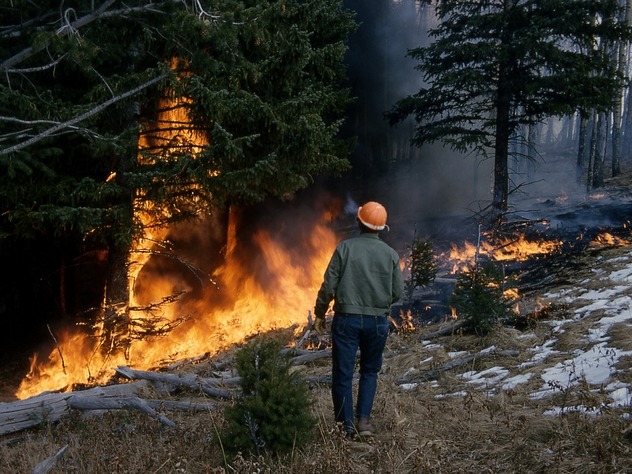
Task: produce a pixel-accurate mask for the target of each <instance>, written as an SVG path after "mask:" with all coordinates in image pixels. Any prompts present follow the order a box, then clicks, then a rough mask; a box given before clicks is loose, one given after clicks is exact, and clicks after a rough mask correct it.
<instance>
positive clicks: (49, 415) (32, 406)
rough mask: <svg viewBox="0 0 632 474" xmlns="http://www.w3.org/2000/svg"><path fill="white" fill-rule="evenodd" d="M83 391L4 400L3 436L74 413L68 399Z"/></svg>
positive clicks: (134, 387) (130, 388) (115, 390)
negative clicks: (9, 400)
mask: <svg viewBox="0 0 632 474" xmlns="http://www.w3.org/2000/svg"><path fill="white" fill-rule="evenodd" d="M146 387H147V382H139V383H134V384H132V383H130V384H119V385H108V386H106V387H94V388H91V389H89V390H85V391H83V392H81V394H82V396H84V397H102V398H108V397H110V398H117V397H132V396H137V394H138V393H140V392H141V390H143V389H145V388H146ZM77 393H79V392H68V393H43V394H41V395H36V396H34V397H30V398H27V399H25V400H17V401H15V402H8V403H0V435H4V434H8V433H15V432H18V431H21V430H24V429H27V428H32V427H35V426H38V425H40V424H42V423H45V422H55V421H58V420H60V419H61V418H63V417H65V416H67V415H68V414H69V412H70V406H69V403H68V400H69V399H70V398H72V397H73V396H75V395H76V394H77Z"/></svg>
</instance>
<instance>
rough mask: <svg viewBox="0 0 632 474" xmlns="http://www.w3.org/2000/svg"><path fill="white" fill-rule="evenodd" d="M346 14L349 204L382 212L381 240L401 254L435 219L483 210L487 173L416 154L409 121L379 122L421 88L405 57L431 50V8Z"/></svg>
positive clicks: (369, 8)
mask: <svg viewBox="0 0 632 474" xmlns="http://www.w3.org/2000/svg"><path fill="white" fill-rule="evenodd" d="M346 6H347V7H348V8H349V9H351V10H353V11H355V12H356V21H357V22H358V23H359V24H360V26H359V28H358V29H357V31H356V32H355V33H354V34H353V35H352V36H351V38H350V43H349V50H348V54H347V58H346V61H347V66H348V75H349V81H350V87H351V88H352V95H353V96H355V97H356V98H357V102H356V103H355V105H354V107H353V108H352V110H351V111H350V120H349V122H348V124H347V128H346V129H345V132H346V133H348V134H349V135H351V136H354V137H357V138H356V140H357V141H356V145H355V147H354V148H353V150H352V155H351V162H352V165H353V171H352V173H351V174H352V177H351V184H350V185H349V186H348V187H349V188H350V191H349V193H350V194H351V196H352V197H351V198H350V199H351V200H352V201H355V200H357V201H359V202H365V201H368V200H376V201H379V202H381V203H382V204H384V205H385V206H386V208H387V211H388V214H389V226H390V227H391V232H390V234H389V235H387V236H385V240H389V241H390V242H389V243H391V244H392V245H394V246H396V247H399V248H402V247H404V246H405V243H406V242H410V239H411V238H412V234H413V233H414V232H415V229H427V232H428V233H435V232H436V231H437V228H436V225H435V223H434V222H433V221H436V219H437V218H442V217H443V218H453V217H454V216H464V215H472V213H473V212H476V211H477V210H479V209H480V207H482V206H484V205H485V201H486V200H489V197H490V182H491V179H490V178H491V166H490V163H486V162H483V163H481V162H479V160H477V159H476V158H475V157H474V156H469V155H468V156H464V155H460V154H457V153H454V152H452V151H450V150H449V149H446V148H444V147H442V146H439V145H431V146H424V147H422V148H416V147H414V146H412V145H411V139H412V137H413V129H414V124H413V123H412V120H410V121H407V122H405V123H403V124H401V125H399V126H396V127H389V125H388V123H387V121H386V120H385V118H384V113H385V112H386V111H388V110H389V109H390V108H391V107H392V106H393V105H394V104H395V102H397V101H398V100H399V99H402V98H404V97H405V96H407V95H409V94H413V93H415V92H417V91H418V90H419V89H420V87H421V86H422V85H423V84H422V75H421V73H420V72H419V71H416V70H415V69H414V68H415V65H416V62H415V61H414V60H412V59H411V58H410V57H408V56H407V53H408V51H409V50H410V49H412V48H417V47H423V46H427V45H428V44H429V37H428V30H429V29H430V28H432V27H434V26H436V17H435V15H434V7H432V6H428V5H421V4H420V3H419V2H416V1H415V0H397V1H395V0H376V1H371V2H367V1H364V0H348V1H347V2H346Z"/></svg>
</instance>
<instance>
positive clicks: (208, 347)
mask: <svg viewBox="0 0 632 474" xmlns="http://www.w3.org/2000/svg"><path fill="white" fill-rule="evenodd" d="M161 110H162V112H161V114H160V115H159V117H158V120H157V121H155V122H152V123H151V124H145V126H146V128H147V129H148V131H147V132H146V133H144V134H142V135H141V139H140V140H139V150H140V151H141V152H142V151H143V150H152V151H153V152H155V153H157V154H158V155H160V153H159V151H157V150H163V151H167V150H168V149H173V147H175V148H176V149H177V151H178V152H189V153H192V154H194V155H195V154H196V153H198V152H199V151H200V150H202V149H203V148H204V147H205V146H207V144H206V142H205V140H204V139H203V137H202V134H201V133H199V131H197V130H195V129H194V128H193V127H192V126H191V124H190V121H189V120H188V117H187V102H186V101H183V100H176V99H172V98H168V97H165V98H163V102H162V106H161ZM149 129H150V130H149ZM170 147H171V148H170ZM145 159H146V158H145V157H143V156H139V160H141V161H142V160H145ZM143 206H146V204H143V203H141V201H140V200H139V201H138V202H137V203H136V215H137V218H139V219H140V220H141V221H142V222H143V223H144V224H145V235H144V236H143V237H142V238H140V239H138V241H137V242H136V243H135V245H134V246H133V248H132V251H131V259H130V261H129V267H128V280H129V288H130V296H129V306H127V307H121V308H118V310H117V311H120V314H109V315H105V316H104V317H103V318H101V321H100V322H101V326H97V327H92V328H89V329H88V328H85V327H83V328H81V327H75V328H73V329H71V330H67V331H65V332H61V333H58V334H55V339H56V343H57V345H56V347H55V348H54V349H53V350H52V351H51V352H50V354H49V355H48V356H43V357H42V356H41V355H38V354H36V355H35V356H34V357H33V359H32V367H31V371H30V373H29V374H28V375H27V376H26V377H25V378H24V380H23V381H22V383H21V385H20V387H19V389H18V391H17V392H16V396H17V397H18V398H20V399H24V398H27V397H30V396H33V395H36V394H39V393H42V392H44V391H49V390H56V391H57V390H61V391H67V390H72V389H73V386H75V385H76V384H97V383H104V382H106V381H107V380H108V379H109V378H110V377H112V376H113V375H114V370H115V368H116V367H117V366H119V365H130V366H134V367H135V368H138V369H140V370H147V369H151V368H155V367H159V366H161V365H163V364H165V363H169V362H172V361H174V360H182V359H186V358H188V357H197V356H199V355H203V354H208V355H209V356H212V355H215V354H217V353H219V352H221V351H222V350H225V349H226V348H228V347H229V346H231V345H232V344H234V343H239V342H242V341H244V340H245V339H246V338H247V337H249V336H252V335H254V334H257V333H261V332H263V331H267V330H271V329H279V328H290V327H294V328H295V331H296V332H297V333H299V332H301V331H302V330H303V329H304V327H305V326H306V325H307V324H308V320H307V315H308V311H309V310H311V309H313V306H314V302H315V299H316V294H317V292H318V289H319V287H320V283H321V282H322V278H323V273H324V271H325V268H326V266H327V263H328V262H329V258H330V256H331V254H332V252H333V250H334V248H335V245H336V243H337V237H336V235H335V234H334V232H333V231H332V230H331V229H330V228H328V227H327V223H329V222H331V221H332V220H333V219H334V217H336V214H335V211H334V210H333V208H334V207H335V206H331V205H323V206H322V209H320V210H319V211H317V212H315V213H313V212H312V213H309V215H306V216H301V215H293V216H292V222H293V226H285V227H284V226H279V227H273V228H269V227H270V226H268V227H266V226H264V225H259V226H250V228H248V229H246V230H244V225H245V224H249V222H247V221H246V218H245V217H242V216H241V215H240V213H239V212H234V211H232V210H231V211H230V213H229V217H228V223H227V228H225V227H226V224H225V225H223V226H220V225H219V224H218V222H219V217H217V216H200V220H199V221H198V222H191V223H180V224H177V225H173V226H171V227H169V228H168V227H160V226H158V225H156V224H155V222H156V221H152V220H151V219H153V218H154V217H155V216H156V212H155V209H149V208H145V207H143ZM158 214H160V212H159V213H158ZM152 216H154V217H152ZM270 217H271V216H270ZM209 223H210V224H209ZM240 226H241V227H240ZM252 227H254V229H253V228H252ZM240 232H241V234H243V235H241V234H240ZM291 232H295V233H296V232H300V235H298V236H295V235H291V236H290V235H288V234H290V233H291ZM170 236H176V237H183V236H184V237H187V238H191V239H192V240H193V241H195V242H196V244H198V245H199V246H200V247H201V248H199V249H198V245H196V246H195V249H194V251H193V252H191V249H190V248H186V247H185V250H188V251H190V252H191V253H192V254H193V255H192V257H194V258H195V259H197V261H196V263H199V264H200V265H203V266H204V267H205V269H206V273H205V274H203V275H202V276H200V275H199V274H196V273H195V272H194V271H193V270H191V269H190V268H188V267H186V265H183V263H182V262H183V261H185V260H187V258H186V257H182V258H181V259H180V260H175V261H174V260H173V259H172V260H169V261H167V259H166V258H165V257H163V260H161V261H159V262H158V263H156V262H157V260H156V259H157V257H156V254H157V252H162V253H163V254H167V253H172V252H171V250H170V247H169V246H170V242H169V239H170V238H171V237H170ZM244 236H245V237H244ZM220 240H221V244H219V243H218V242H219V241H220ZM220 255H221V256H222V257H223V258H221V259H220V258H219V256H220ZM212 257H214V258H215V259H216V261H214V262H213V264H211V263H209V261H210V260H211V259H212ZM165 262H167V263H165ZM169 265H170V266H169ZM178 265H179V266H178ZM174 268H175V269H177V270H178V271H174ZM182 268H184V270H182ZM176 294H183V295H184V298H180V299H175V300H174V301H170V302H168V303H167V304H164V301H165V299H166V298H169V297H170V296H173V295H176ZM193 296H195V297H193ZM148 308H150V309H149V310H148ZM116 318H119V320H120V321H123V322H124V324H121V325H120V326H121V327H122V328H123V330H122V331H121V333H120V334H112V331H111V328H110V332H109V333H108V330H107V329H106V327H105V325H106V322H105V321H108V322H109V321H111V320H112V319H116ZM126 318H128V319H126ZM147 321H150V322H151V324H152V326H151V327H152V328H156V327H158V328H163V329H164V333H161V332H160V331H158V333H155V332H154V333H152V334H151V335H145V336H143V337H138V336H136V337H132V336H131V335H132V334H133V332H134V330H135V328H136V330H137V331H138V329H137V328H144V327H145V326H144V325H146V324H147ZM117 327H119V326H117ZM137 334H138V332H137ZM121 348H123V349H121Z"/></svg>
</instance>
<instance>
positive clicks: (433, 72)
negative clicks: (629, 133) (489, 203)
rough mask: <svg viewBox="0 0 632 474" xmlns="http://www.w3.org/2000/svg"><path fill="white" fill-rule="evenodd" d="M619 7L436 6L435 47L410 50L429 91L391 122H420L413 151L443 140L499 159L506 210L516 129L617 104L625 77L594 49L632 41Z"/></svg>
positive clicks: (403, 105) (609, 1)
mask: <svg viewBox="0 0 632 474" xmlns="http://www.w3.org/2000/svg"><path fill="white" fill-rule="evenodd" d="M425 3H428V4H430V3H434V2H432V0H425ZM617 9H618V5H617V1H616V0H572V1H567V0H492V1H485V2H463V1H458V0H442V1H439V2H436V12H437V16H438V19H439V24H438V26H437V27H436V28H434V29H433V30H431V31H430V35H431V37H432V38H433V42H432V43H431V44H430V45H429V46H427V47H419V48H414V49H412V50H410V51H409V55H410V56H411V57H412V58H413V59H415V60H417V61H419V63H418V66H417V69H418V70H419V71H420V72H421V74H422V78H423V81H424V84H425V85H424V86H423V87H422V88H421V89H420V90H419V91H418V92H417V93H415V94H412V95H410V96H407V97H405V98H402V99H401V100H399V101H398V102H397V103H396V105H395V106H394V107H393V108H392V109H391V110H390V112H388V113H387V117H388V119H389V121H390V123H391V124H396V123H399V122H402V121H404V120H405V119H406V118H408V117H410V116H412V117H414V120H415V123H416V126H415V134H414V138H413V142H414V144H415V145H418V146H421V145H422V144H425V143H432V142H435V141H441V142H443V143H445V144H447V145H449V146H450V147H452V148H453V149H455V150H457V151H460V152H466V151H472V150H475V151H476V152H478V153H479V154H480V156H484V157H487V156H491V157H493V158H494V160H495V169H494V195H493V204H494V206H495V207H496V208H497V210H499V211H501V212H502V211H505V210H506V207H507V197H508V194H509V190H508V178H509V176H508V167H507V157H508V155H509V149H510V140H511V139H512V137H514V138H515V137H516V134H515V132H516V130H517V129H518V127H519V126H520V125H528V124H534V123H538V122H539V121H541V120H543V119H544V118H546V117H549V116H563V115H566V114H572V113H573V112H575V111H577V110H589V109H597V110H609V109H610V108H611V107H612V106H613V103H614V100H615V98H616V97H617V91H618V90H619V87H620V81H621V80H622V78H621V77H620V76H619V75H618V73H617V70H616V64H615V63H614V62H613V61H611V58H610V57H609V54H608V51H607V48H598V47H596V45H599V44H603V43H604V42H605V43H608V44H612V43H615V42H617V41H623V40H626V39H629V35H630V33H629V31H628V30H627V28H626V27H625V26H624V25H621V24H620V23H618V22H617V21H616V17H617Z"/></svg>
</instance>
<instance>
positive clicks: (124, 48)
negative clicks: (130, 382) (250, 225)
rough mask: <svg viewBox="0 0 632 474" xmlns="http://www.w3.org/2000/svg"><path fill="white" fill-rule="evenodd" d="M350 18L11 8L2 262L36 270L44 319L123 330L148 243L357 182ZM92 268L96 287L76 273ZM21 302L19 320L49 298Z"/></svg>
mask: <svg viewBox="0 0 632 474" xmlns="http://www.w3.org/2000/svg"><path fill="white" fill-rule="evenodd" d="M341 3H342V2H340V1H337V0H310V1H306V2H304V1H289V2H288V1H271V2H257V1H246V2H236V1H221V2H217V1H213V0H209V1H207V2H200V1H197V0H196V1H193V2H179V1H171V0H167V1H164V2H158V3H154V2H145V1H144V0H131V1H128V2H121V1H119V0H101V1H98V2H94V1H84V0H77V1H75V2H73V3H72V4H69V3H68V2H61V1H47V2H43V3H42V2H40V3H34V2H28V1H13V2H9V3H8V4H7V3H4V4H3V5H2V6H1V7H0V18H1V20H0V22H1V25H0V38H1V39H2V41H1V42H0V57H2V58H6V59H4V60H3V61H2V62H1V63H0V71H1V72H2V79H1V80H0V81H1V82H0V89H1V90H2V94H0V127H1V129H0V130H1V133H0V169H1V170H2V171H1V172H0V206H1V208H2V211H3V212H2V214H1V216H0V252H1V254H2V256H3V259H5V260H6V261H10V262H11V263H10V264H9V268H11V267H12V266H13V265H15V266H16V267H17V265H18V262H20V261H19V259H17V258H14V257H12V256H13V255H16V254H19V255H21V256H26V257H25V258H26V259H32V260H27V262H26V266H27V267H32V268H31V271H30V275H29V278H28V279H26V280H27V281H25V282H24V283H22V285H23V286H29V285H30V286H33V283H32V282H33V280H36V281H41V280H45V281H46V282H47V284H48V285H49V286H50V292H51V293H53V294H55V295H58V297H56V298H54V299H55V301H56V302H57V303H58V307H57V308H54V310H52V311H51V308H50V307H51V306H53V303H50V304H49V305H48V306H47V307H46V311H45V312H44V311H42V313H44V314H46V313H48V312H49V311H50V312H52V313H54V315H55V316H57V317H58V316H61V315H67V314H74V315H76V314H81V313H82V312H84V311H86V310H87V309H90V308H92V307H94V306H97V307H98V309H97V311H99V312H100V313H101V314H105V316H104V318H103V321H104V323H106V324H107V323H108V322H115V324H117V325H120V322H121V319H120V316H121V315H123V316H125V312H126V310H127V309H128V307H127V304H128V297H129V284H130V283H129V280H128V278H127V270H128V267H127V266H128V264H129V251H130V248H131V246H132V244H133V242H134V241H135V240H136V239H137V238H138V237H139V236H141V235H144V234H145V232H146V230H147V229H148V228H152V229H155V228H158V227H160V226H162V225H164V224H167V223H175V222H179V221H182V220H185V219H192V218H198V217H200V216H203V215H208V214H211V213H212V214H214V215H215V216H225V215H226V212H227V209H229V207H230V206H231V205H234V204H244V203H246V204H247V203H255V202H260V201H262V200H263V199H265V198H266V197H268V196H273V197H278V198H282V197H285V196H288V195H289V194H290V193H293V192H295V191H297V190H298V189H301V188H304V187H306V186H308V185H309V184H310V183H311V182H312V180H313V179H314V176H317V175H319V174H322V173H336V172H339V171H342V170H344V169H346V168H347V167H348V162H347V159H346V153H347V148H346V145H345V143H344V142H343V141H341V140H339V139H338V138H337V132H338V128H339V126H340V124H341V120H342V116H343V112H344V108H345V106H346V105H347V103H348V101H349V98H348V94H347V91H346V90H345V89H344V88H343V87H342V86H341V82H342V80H343V78H344V75H345V70H344V64H343V55H344V52H345V40H346V36H347V34H348V32H349V31H350V30H351V29H352V28H353V20H352V17H351V15H350V14H349V13H348V12H345V11H344V10H343V9H342V5H341ZM165 99H167V100H165ZM176 109H177V110H176ZM172 112H173V113H172ZM176 112H177V113H176ZM174 114H175V115H174ZM165 129H168V130H169V132H170V137H171V138H170V140H168V141H164V140H160V139H158V138H157V137H158V135H159V133H158V131H164V130H165ZM139 140H140V143H141V144H145V145H142V146H141V150H140V153H139ZM139 154H140V156H139ZM139 210H142V211H143V212H142V214H141V213H140V212H139ZM218 221H221V219H218ZM224 229H225V227H224ZM224 239H226V236H225V235H224ZM88 255H92V256H94V257H91V259H90V260H89V261H90V262H91V263H95V262H96V264H98V266H99V271H98V272H92V271H90V272H86V271H85V270H82V271H81V272H72V271H71V270H70V269H71V267H73V266H74V265H76V264H77V262H79V261H82V259H86V258H87V257H86V256H88ZM20 263H22V264H23V263H24V260H22V261H21V262H20ZM101 270H103V271H101ZM43 275H46V277H45V278H44V277H43ZM50 275H53V277H50ZM104 275H105V276H104ZM33 276H34V278H33ZM71 276H72V278H71ZM73 278H74V279H75V284H74V285H73ZM86 280H89V283H90V288H91V292H92V293H91V294H90V295H87V296H86V297H85V299H82V297H83V295H84V290H85V288H84V287H81V286H80V282H81V281H86ZM94 287H97V288H100V293H99V292H98V291H97V292H96V294H93V293H95V292H94V290H93V288H94ZM8 291H9V292H11V291H13V288H9V289H8ZM24 293H25V294H24V295H23V299H22V304H23V305H24V304H25V301H32V300H34V299H35V300H38V299H39V298H40V296H41V294H36V295H35V297H34V296H33V294H34V293H36V290H35V289H32V290H31V291H30V292H29V291H25V292H24ZM42 293H45V292H42ZM86 294H87V292H86ZM77 295H80V296H77ZM12 309H15V308H12ZM102 309H106V311H105V313H103V312H101V311H100V310H102ZM34 312H37V311H34ZM122 321H123V325H125V324H126V322H125V318H124V317H123V320H122ZM110 342H111V341H110ZM110 342H108V346H111V344H110Z"/></svg>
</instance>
